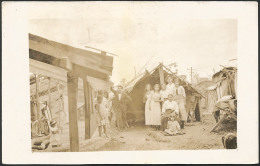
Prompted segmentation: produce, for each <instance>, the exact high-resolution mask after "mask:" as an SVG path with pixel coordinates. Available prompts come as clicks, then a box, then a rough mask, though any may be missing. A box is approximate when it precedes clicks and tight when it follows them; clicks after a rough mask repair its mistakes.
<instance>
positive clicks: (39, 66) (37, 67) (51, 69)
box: [29, 59, 68, 82]
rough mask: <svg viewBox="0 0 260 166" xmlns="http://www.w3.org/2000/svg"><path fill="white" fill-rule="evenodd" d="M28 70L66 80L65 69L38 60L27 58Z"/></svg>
mask: <svg viewBox="0 0 260 166" xmlns="http://www.w3.org/2000/svg"><path fill="white" fill-rule="evenodd" d="M29 64H30V72H31V73H34V74H41V75H44V76H47V77H52V78H55V79H57V80H61V81H63V82H67V72H68V71H67V70H65V69H62V68H59V67H56V66H53V65H49V64H46V63H43V62H40V61H36V60H33V59H29Z"/></svg>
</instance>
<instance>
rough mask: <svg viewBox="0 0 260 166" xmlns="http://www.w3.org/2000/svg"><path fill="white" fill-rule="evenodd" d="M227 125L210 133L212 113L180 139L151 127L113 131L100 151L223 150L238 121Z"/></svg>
mask: <svg viewBox="0 0 260 166" xmlns="http://www.w3.org/2000/svg"><path fill="white" fill-rule="evenodd" d="M224 123H226V124H224ZM224 123H223V124H222V125H220V126H219V127H218V128H217V130H216V131H215V132H212V133H210V130H211V129H212V128H213V126H214V125H215V121H214V118H213V116H212V115H211V114H208V115H202V121H201V122H192V123H188V124H187V126H185V128H184V130H183V131H184V132H185V134H184V135H178V136H164V135H163V134H162V133H161V132H159V131H154V129H152V128H150V127H145V126H136V127H132V128H129V129H128V130H127V131H126V132H113V136H112V138H111V140H110V142H109V143H108V144H106V145H105V146H103V147H101V148H99V149H97V150H98V151H107V150H108V151H120V150H187V149H189V150H196V149H223V145H222V141H221V138H222V136H223V135H224V134H225V133H228V132H232V133H236V122H235V121H230V122H224Z"/></svg>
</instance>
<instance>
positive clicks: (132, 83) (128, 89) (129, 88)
mask: <svg viewBox="0 0 260 166" xmlns="http://www.w3.org/2000/svg"><path fill="white" fill-rule="evenodd" d="M160 67H163V68H164V71H165V72H166V73H168V74H172V75H173V76H174V77H176V78H178V79H179V80H181V81H183V82H184V83H185V84H186V85H188V86H189V87H190V88H191V89H192V91H195V92H196V93H198V94H199V95H201V96H202V97H204V96H203V95H202V94H201V93H200V92H198V91H197V90H196V89H195V88H194V87H192V86H191V85H190V84H189V83H188V82H187V81H185V80H183V79H181V78H180V77H178V76H177V75H176V74H174V73H173V72H172V71H171V70H170V69H168V68H167V67H165V66H164V65H163V64H162V63H160V64H159V65H158V66H157V67H155V68H154V69H152V70H151V71H147V70H146V72H144V73H142V74H140V75H138V76H136V77H135V78H133V79H132V80H131V81H129V82H128V83H127V84H126V87H125V91H126V92H128V93H130V92H131V91H132V90H133V88H134V87H135V85H136V84H137V83H138V82H140V81H142V80H143V79H144V78H146V77H148V76H150V75H151V74H153V73H154V72H155V71H156V70H158V69H159V68H160Z"/></svg>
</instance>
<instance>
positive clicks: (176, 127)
mask: <svg viewBox="0 0 260 166" xmlns="http://www.w3.org/2000/svg"><path fill="white" fill-rule="evenodd" d="M176 115H177V114H175V112H174V113H172V114H171V115H170V120H169V121H168V124H167V129H165V132H166V133H167V134H169V135H176V134H184V133H182V132H181V127H180V124H179V123H178V121H177V120H176V119H175V117H176Z"/></svg>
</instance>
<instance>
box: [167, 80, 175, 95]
mask: <svg viewBox="0 0 260 166" xmlns="http://www.w3.org/2000/svg"><path fill="white" fill-rule="evenodd" d="M166 91H167V92H168V95H169V94H173V95H175V93H176V88H175V85H174V83H171V84H167V85H166ZM168 95H167V96H168Z"/></svg>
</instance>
